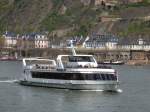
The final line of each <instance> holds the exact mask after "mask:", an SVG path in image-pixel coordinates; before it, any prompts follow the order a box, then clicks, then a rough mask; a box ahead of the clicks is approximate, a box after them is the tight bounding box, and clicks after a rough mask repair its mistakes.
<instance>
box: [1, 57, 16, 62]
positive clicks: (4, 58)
mask: <svg viewBox="0 0 150 112" xmlns="http://www.w3.org/2000/svg"><path fill="white" fill-rule="evenodd" d="M16 60H17V58H16V57H14V56H2V57H0V61H16Z"/></svg>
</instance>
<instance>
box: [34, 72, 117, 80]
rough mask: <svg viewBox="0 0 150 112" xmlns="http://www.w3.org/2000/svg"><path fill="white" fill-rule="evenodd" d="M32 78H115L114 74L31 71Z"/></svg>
mask: <svg viewBox="0 0 150 112" xmlns="http://www.w3.org/2000/svg"><path fill="white" fill-rule="evenodd" d="M32 78H42V79H62V80H117V76H116V75H114V74H73V73H64V74H63V73H61V74H60V73H45V72H44V73H42V72H41V73H39V72H38V73H36V72H32Z"/></svg>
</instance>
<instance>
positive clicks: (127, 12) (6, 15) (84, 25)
mask: <svg viewBox="0 0 150 112" xmlns="http://www.w3.org/2000/svg"><path fill="white" fill-rule="evenodd" d="M10 1H11V0H0V33H3V32H4V31H5V30H6V29H7V30H9V31H13V32H17V33H28V32H36V31H49V32H52V31H54V30H58V29H62V30H63V29H64V30H65V29H73V31H72V32H69V33H68V34H67V36H72V35H83V36H86V35H88V34H90V33H91V32H93V31H94V30H95V28H96V30H99V29H102V28H103V29H106V30H107V29H109V28H108V27H109V26H111V25H109V24H111V23H109V22H108V23H104V24H103V23H102V24H101V23H100V21H98V20H99V18H100V16H101V15H103V14H104V12H106V15H107V14H108V15H109V17H118V18H120V17H123V18H127V19H132V18H133V17H144V16H148V14H149V13H147V12H148V11H149V6H150V0H144V1H143V2H141V3H134V4H127V5H121V6H118V7H116V8H115V9H114V10H112V9H111V10H109V9H107V8H103V7H95V6H94V5H93V4H91V5H89V6H83V4H82V3H81V2H80V0H14V2H12V1H11V2H10ZM64 7H65V8H66V10H65V11H64V12H63V8H64ZM145 9H146V10H145ZM62 12H63V13H62ZM102 13H103V14H102ZM96 25H98V27H97V26H96ZM119 25H120V26H119V27H118V28H119V29H116V26H115V25H114V26H113V27H112V29H111V30H112V32H113V30H114V29H116V30H115V32H113V33H116V34H120V35H130V34H140V33H147V34H150V33H149V32H150V25H149V22H148V21H147V22H144V21H143V20H139V21H132V20H131V21H130V20H126V21H124V22H123V24H121V22H120V24H119ZM103 29H102V31H103ZM100 31H101V30H100ZM109 32H111V31H110V29H109Z"/></svg>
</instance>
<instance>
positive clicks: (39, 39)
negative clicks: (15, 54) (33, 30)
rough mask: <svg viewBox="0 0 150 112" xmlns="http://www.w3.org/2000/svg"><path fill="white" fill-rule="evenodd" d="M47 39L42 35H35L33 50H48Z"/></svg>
mask: <svg viewBox="0 0 150 112" xmlns="http://www.w3.org/2000/svg"><path fill="white" fill-rule="evenodd" d="M48 44H49V42H48V38H47V36H46V35H44V34H35V48H48Z"/></svg>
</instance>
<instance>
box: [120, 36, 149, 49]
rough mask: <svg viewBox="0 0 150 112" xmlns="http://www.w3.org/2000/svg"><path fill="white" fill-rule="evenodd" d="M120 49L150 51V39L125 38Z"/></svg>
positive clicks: (121, 41)
mask: <svg viewBox="0 0 150 112" xmlns="http://www.w3.org/2000/svg"><path fill="white" fill-rule="evenodd" d="M118 49H124V50H145V51H148V50H150V39H143V38H139V39H137V38H123V39H121V40H120V41H119V44H118Z"/></svg>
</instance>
